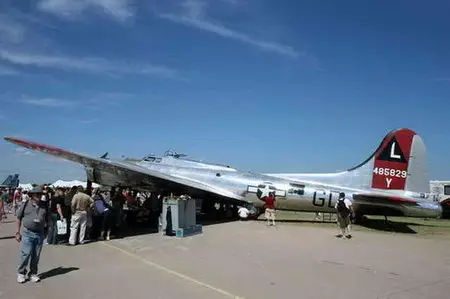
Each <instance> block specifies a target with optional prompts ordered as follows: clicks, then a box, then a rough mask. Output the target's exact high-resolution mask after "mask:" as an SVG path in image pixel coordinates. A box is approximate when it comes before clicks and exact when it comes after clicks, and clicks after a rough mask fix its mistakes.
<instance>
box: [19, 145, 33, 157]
mask: <svg viewBox="0 0 450 299" xmlns="http://www.w3.org/2000/svg"><path fill="white" fill-rule="evenodd" d="M15 152H16V155H20V156H34V155H36V153H34V152H32V151H30V150H28V149H26V148H22V147H18V148H16V149H15Z"/></svg>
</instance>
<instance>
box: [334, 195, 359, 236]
mask: <svg viewBox="0 0 450 299" xmlns="http://www.w3.org/2000/svg"><path fill="white" fill-rule="evenodd" d="M334 208H335V209H336V211H337V213H336V214H337V223H338V225H339V228H340V230H341V233H340V234H338V235H337V237H338V238H342V237H346V238H347V239H350V238H351V237H352V235H351V234H350V229H351V221H350V215H354V214H355V213H354V211H353V205H352V202H351V201H350V200H349V199H348V198H346V197H345V193H344V192H341V193H339V199H338V201H337V202H336V205H335V207H334Z"/></svg>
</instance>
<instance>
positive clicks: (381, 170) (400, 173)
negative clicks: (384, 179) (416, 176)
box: [373, 167, 408, 178]
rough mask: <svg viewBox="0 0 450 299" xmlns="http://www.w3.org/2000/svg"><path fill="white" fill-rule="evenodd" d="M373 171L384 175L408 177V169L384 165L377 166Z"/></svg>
mask: <svg viewBox="0 0 450 299" xmlns="http://www.w3.org/2000/svg"><path fill="white" fill-rule="evenodd" d="M373 173H375V174H378V175H383V176H391V177H397V178H406V176H407V174H408V173H407V171H406V170H400V169H392V168H383V167H375V168H374V169H373Z"/></svg>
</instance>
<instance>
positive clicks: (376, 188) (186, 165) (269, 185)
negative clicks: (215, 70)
mask: <svg viewBox="0 0 450 299" xmlns="http://www.w3.org/2000/svg"><path fill="white" fill-rule="evenodd" d="M4 139H5V140H7V141H9V142H11V143H13V144H16V145H19V146H22V147H25V148H28V149H31V150H36V151H40V152H43V153H46V154H49V155H53V156H56V157H59V158H62V159H66V160H69V161H72V162H76V163H79V164H82V165H84V167H85V170H86V174H87V178H88V179H89V180H90V181H92V182H94V183H98V184H101V185H106V186H117V187H118V186H122V187H129V188H132V189H135V190H143V191H149V192H158V193H159V194H167V195H168V194H170V193H172V194H179V195H181V194H187V195H190V196H191V197H192V198H199V199H203V200H214V201H216V202H217V201H219V202H228V203H229V204H234V205H236V206H239V207H241V208H244V209H247V211H248V213H249V214H248V218H250V219H251V218H254V217H258V216H259V215H260V214H261V213H262V211H263V209H264V199H265V197H266V196H268V195H269V192H275V195H276V199H277V201H276V208H277V210H294V211H309V212H322V213H335V209H334V205H335V204H336V202H337V200H338V198H339V193H340V192H344V193H345V195H346V198H348V199H350V200H351V201H352V203H353V206H354V209H355V212H356V214H357V215H384V216H409V217H422V218H439V217H441V214H442V207H441V205H439V203H436V202H433V201H432V200H430V196H431V195H430V185H429V178H428V169H427V168H428V167H427V161H426V148H425V144H424V142H423V140H422V138H421V137H420V136H419V135H418V134H417V133H416V132H414V131H413V130H410V129H407V128H402V129H397V130H394V131H391V132H389V133H388V134H387V135H386V136H385V137H384V139H383V140H382V141H381V143H380V145H379V146H378V148H377V149H376V150H375V152H374V153H373V154H372V155H370V156H369V157H368V158H367V159H366V160H365V161H363V162H362V163H360V164H359V165H357V166H355V167H352V168H350V169H348V170H346V171H342V172H337V173H325V174H297V173H254V172H247V171H241V170H238V169H235V168H232V167H230V166H228V165H221V164H214V163H206V162H201V161H198V160H193V159H188V158H186V157H185V156H184V155H182V154H178V153H175V152H173V151H168V152H166V153H165V155H164V156H158V155H153V154H151V155H148V156H146V157H144V158H142V159H123V160H113V159H110V158H106V155H103V156H102V157H100V158H96V157H92V156H88V155H86V154H81V153H76V152H72V151H68V150H64V149H60V148H57V147H53V146H48V145H44V144H41V143H36V142H31V141H26V140H20V139H17V138H13V137H5V138H4Z"/></svg>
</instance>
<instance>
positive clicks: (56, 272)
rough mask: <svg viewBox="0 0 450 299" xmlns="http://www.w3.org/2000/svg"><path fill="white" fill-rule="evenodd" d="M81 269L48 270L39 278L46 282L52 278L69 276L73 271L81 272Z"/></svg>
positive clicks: (62, 268)
mask: <svg viewBox="0 0 450 299" xmlns="http://www.w3.org/2000/svg"><path fill="white" fill-rule="evenodd" d="M79 269H80V268H78V267H57V268H54V269H51V270H48V271H46V272H44V273H41V275H39V277H40V278H41V279H42V280H44V279H47V278H50V277H54V276H58V275H64V274H67V273H69V272H72V271H76V270H79Z"/></svg>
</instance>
